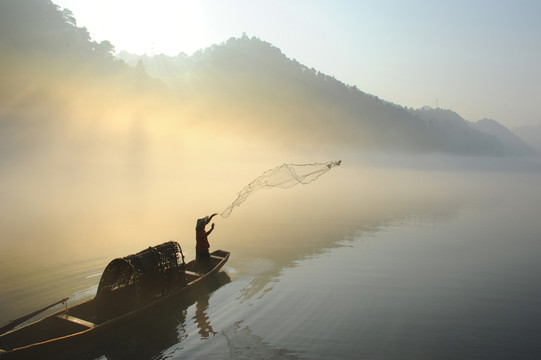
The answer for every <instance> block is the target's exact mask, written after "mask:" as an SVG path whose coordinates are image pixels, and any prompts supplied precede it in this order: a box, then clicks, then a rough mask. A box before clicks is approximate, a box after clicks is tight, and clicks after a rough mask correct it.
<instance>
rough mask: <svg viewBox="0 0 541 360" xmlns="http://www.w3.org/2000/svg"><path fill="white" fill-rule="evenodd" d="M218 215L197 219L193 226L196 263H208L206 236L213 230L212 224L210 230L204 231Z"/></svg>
mask: <svg viewBox="0 0 541 360" xmlns="http://www.w3.org/2000/svg"><path fill="white" fill-rule="evenodd" d="M216 215H218V214H212V215H210V216H205V217H204V218H201V219H198V220H197V223H196V225H195V241H196V244H195V259H196V260H197V261H209V260H210V254H209V248H210V244H209V240H208V236H209V235H210V233H211V232H212V230H214V223H212V225H211V227H210V230H209V231H206V230H205V226H207V224H208V223H209V222H210V221H211V220H212V218H213V217H215V216H216Z"/></svg>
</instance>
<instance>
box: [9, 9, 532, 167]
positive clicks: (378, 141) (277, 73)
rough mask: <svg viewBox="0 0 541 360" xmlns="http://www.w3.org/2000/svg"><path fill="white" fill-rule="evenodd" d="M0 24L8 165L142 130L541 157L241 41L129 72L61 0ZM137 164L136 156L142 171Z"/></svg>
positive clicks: (313, 145) (276, 142) (145, 63)
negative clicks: (53, 147) (66, 144)
mask: <svg viewBox="0 0 541 360" xmlns="http://www.w3.org/2000/svg"><path fill="white" fill-rule="evenodd" d="M0 20H1V21H0V50H1V51H0V60H2V65H3V66H2V69H1V70H0V72H1V73H0V75H2V79H3V81H2V84H1V85H0V105H1V106H2V109H3V111H2V113H1V114H0V116H1V123H0V129H1V130H2V132H1V135H0V136H1V139H0V140H1V141H0V143H1V144H2V145H1V146H2V150H3V151H2V152H3V153H4V154H5V153H10V154H11V155H20V154H21V153H22V152H25V151H28V150H29V149H31V148H36V147H37V150H39V147H40V146H48V144H49V143H50V142H51V141H52V140H53V139H54V140H59V139H62V137H63V135H64V134H65V133H66V132H69V131H73V130H74V129H73V128H74V127H75V130H77V131H80V132H81V133H80V134H77V135H78V136H80V138H79V139H78V141H77V142H78V145H82V147H85V146H94V145H95V144H94V143H92V139H95V138H96V137H97V136H101V135H103V134H101V133H100V131H99V130H100V129H101V127H104V126H106V127H111V126H113V127H115V130H117V129H118V128H121V129H122V128H124V129H125V128H130V127H132V128H133V126H131V125H130V123H134V122H137V123H138V125H137V126H139V127H140V128H141V129H143V128H145V123H147V122H151V123H152V126H153V127H154V128H161V131H162V132H171V129H172V128H173V129H175V127H176V129H175V130H176V131H179V132H180V131H182V132H185V131H187V130H189V129H191V128H193V127H194V126H195V127H197V126H207V127H209V126H208V125H211V126H210V127H209V128H212V129H214V131H216V132H217V135H216V136H219V137H220V138H222V139H223V138H225V139H228V138H232V139H235V140H233V141H236V139H238V136H239V134H241V139H247V138H250V139H251V140H253V141H255V142H256V143H257V144H262V143H267V144H271V146H273V147H278V148H281V149H285V150H286V151H289V152H292V151H298V150H301V151H303V152H306V151H312V152H313V151H315V150H316V149H317V150H319V151H326V150H329V149H348V150H353V151H362V150H368V149H369V150H374V149H383V150H394V151H404V152H443V153H454V154H468V155H471V154H476V155H491V156H493V155H496V156H504V155H526V154H529V153H531V150H530V149H529V148H528V147H527V146H526V145H525V144H524V143H520V142H517V141H515V140H516V139H511V138H510V136H508V135H509V134H507V135H505V136H504V137H502V136H500V135H501V134H503V132H505V131H500V130H503V129H501V128H503V127H500V130H498V131H497V134H495V133H494V132H492V130H493V128H494V127H493V126H491V127H490V129H489V130H488V131H489V134H487V133H485V131H487V127H486V126H484V124H483V123H481V124H478V125H477V126H469V125H468V126H467V124H466V123H465V122H464V121H457V119H456V118H457V117H458V115H456V114H455V115H456V116H455V119H453V118H445V119H444V118H443V117H441V116H440V115H441V114H438V113H436V112H437V111H425V110H415V111H410V110H408V109H406V108H403V107H401V106H398V105H395V104H392V103H389V102H387V101H384V100H381V99H379V98H377V97H375V96H373V95H369V94H366V93H364V92H362V91H360V90H359V89H357V88H356V87H352V86H348V85H345V84H343V83H341V82H340V81H338V80H336V79H334V78H332V77H330V76H327V75H325V74H322V73H320V72H319V71H317V70H315V69H309V68H307V67H306V66H304V65H302V64H300V63H299V62H297V61H295V60H291V59H288V58H287V57H286V56H285V55H284V54H282V52H281V51H280V50H279V49H278V48H276V47H274V46H272V45H271V44H269V43H267V42H264V41H261V40H259V39H256V38H248V37H247V36H243V37H241V38H238V39H235V38H232V39H229V40H228V41H226V42H225V43H223V44H220V45H213V46H212V47H210V48H208V49H205V50H201V51H199V52H197V53H195V54H194V55H192V56H185V55H182V54H181V55H179V56H177V57H167V56H164V55H158V56H154V57H147V56H143V57H137V56H133V55H129V54H122V55H121V57H122V58H123V59H124V60H125V61H127V62H128V63H130V64H131V65H133V67H128V66H126V65H125V64H124V63H123V62H122V61H118V60H116V59H115V58H114V57H113V56H112V51H113V46H112V44H110V43H109V42H107V41H104V42H101V43H96V42H94V41H92V40H91V39H90V36H89V33H88V32H87V31H86V29H84V28H79V27H77V26H76V20H75V19H74V17H73V15H72V14H71V12H69V11H68V10H64V11H61V10H60V9H59V8H58V7H57V6H55V5H54V4H52V3H51V2H50V1H47V0H23V1H11V2H10V1H8V2H2V4H0ZM147 74H150V75H151V76H152V77H155V78H158V79H160V80H159V81H156V80H152V79H151V78H150V77H149V76H148V75H147ZM165 84H167V85H168V88H167V87H166V86H165ZM458 118H459V117H458ZM459 120H460V119H459ZM126 121H127V122H128V124H126ZM119 122H120V123H121V125H122V126H118V125H119V124H118V123H119ZM125 125H126V126H125ZM80 127H82V130H81V128H80ZM480 130H481V131H480ZM120 133H121V134H122V132H120ZM155 133H159V131H155ZM118 134H119V132H118V131H117V135H118ZM71 135H73V134H72V133H71V134H69V135H67V137H68V138H73V136H71ZM123 136H124V137H129V136H130V135H129V134H126V131H124V133H123ZM14 139H16V140H14ZM510 139H511V142H509V141H508V140H510ZM107 140H108V141H109V140H110V139H107ZM121 140H122V141H128V140H126V139H125V138H123V139H121ZM114 141H116V142H118V141H120V140H119V139H114ZM44 144H45V145H44ZM142 145H143V147H145V146H146V145H145V144H142ZM127 151H128V152H129V151H130V149H129V148H128V149H127ZM135 155H137V154H135ZM135 155H134V154H127V155H126V157H127V158H128V159H129V162H131V163H132V165H133V156H135ZM4 156H5V155H4ZM2 160H3V161H6V159H2ZM132 165H129V166H132ZM132 167H133V166H132ZM135 168H137V167H136V166H135ZM138 171H139V170H138Z"/></svg>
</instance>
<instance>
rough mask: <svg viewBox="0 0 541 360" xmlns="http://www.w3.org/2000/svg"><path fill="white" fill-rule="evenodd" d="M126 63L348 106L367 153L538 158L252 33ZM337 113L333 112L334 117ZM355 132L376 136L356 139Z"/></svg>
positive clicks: (227, 88)
mask: <svg viewBox="0 0 541 360" xmlns="http://www.w3.org/2000/svg"><path fill="white" fill-rule="evenodd" d="M119 58H120V59H122V60H124V61H125V62H126V63H128V64H129V65H131V66H134V65H135V64H137V63H141V64H143V65H144V67H145V69H146V70H147V73H148V74H149V75H150V76H151V77H154V78H157V79H159V80H161V81H164V82H165V83H167V84H168V86H170V87H172V88H173V89H177V90H184V91H187V92H189V90H188V89H190V90H193V86H194V84H198V85H199V86H200V87H201V88H203V89H211V88H212V89H214V90H216V89H220V91H223V92H225V93H228V94H237V95H240V96H245V95H246V93H247V92H250V93H251V94H252V95H253V94H257V93H258V92H260V93H262V94H264V95H265V96H269V97H273V101H274V103H275V104H276V105H277V106H279V105H280V104H284V103H285V104H287V105H289V106H292V104H291V101H288V100H289V99H299V98H306V97H308V98H312V99H314V100H315V101H316V102H317V103H318V104H325V103H326V104H327V105H328V107H329V108H335V109H336V108H340V109H339V110H337V113H339V114H340V116H339V117H340V119H341V124H336V127H337V128H340V127H342V128H343V127H348V129H344V128H343V129H342V131H338V133H336V134H335V135H336V136H338V137H342V138H343V139H346V140H347V141H346V142H348V141H349V142H355V141H357V142H358V143H362V145H363V146H360V147H361V148H369V149H373V148H385V149H390V150H398V151H402V150H403V151H414V152H426V151H429V152H434V151H435V152H444V153H445V152H449V153H455V154H463V155H468V154H469V155H494V156H532V155H535V154H536V152H535V151H534V150H533V149H531V148H530V147H529V146H528V145H527V144H526V143H524V142H523V141H521V140H520V139H518V137H516V136H514V134H512V132H511V131H509V130H508V129H507V128H505V129H507V131H506V136H503V135H502V134H503V132H499V133H498V134H499V135H502V136H497V135H496V134H494V133H491V132H490V131H488V129H487V128H486V127H484V126H481V125H478V126H476V125H475V123H471V122H468V121H466V120H464V119H463V118H462V117H460V115H458V114H456V113H454V112H451V111H450V110H443V109H438V110H437V111H428V110H427V108H424V109H416V110H414V109H408V108H404V107H402V106H400V105H397V104H393V103H391V102H388V101H385V100H382V99H380V98H378V97H377V96H374V95H370V94H367V93H365V92H363V91H361V90H359V89H358V88H357V87H356V86H350V85H347V84H345V83H342V82H340V81H338V80H336V79H335V78H334V77H332V76H328V75H325V74H323V73H321V72H319V71H317V70H315V69H313V68H308V67H306V66H304V65H302V64H300V63H299V62H298V61H296V60H292V59H289V58H288V57H287V56H286V55H285V54H283V53H282V52H281V50H280V49H279V48H277V47H275V46H273V45H272V44H270V43H268V42H265V41H262V40H260V39H258V38H256V37H251V38H250V37H248V36H247V35H245V34H244V35H243V36H242V37H240V38H230V39H229V40H227V41H225V42H223V43H222V44H219V45H213V46H211V47H209V48H207V49H202V50H200V51H197V52H195V53H194V54H193V55H192V56H187V55H185V54H180V55H178V56H176V57H169V56H166V55H155V56H147V55H142V56H136V55H132V54H128V53H126V52H121V53H119ZM233 83H234V84H235V85H232V84H233ZM284 88H287V89H289V90H290V91H288V92H287V94H288V96H289V98H288V97H287V96H286V97H284V96H281V95H282V93H281V89H284ZM291 89H293V90H294V91H291ZM255 101H257V100H255ZM269 101H270V100H269ZM313 115H314V114H310V113H305V114H304V116H313ZM333 115H335V114H333V113H332V112H331V113H329V116H331V117H333ZM442 115H443V116H442ZM316 116H317V115H316ZM499 125H500V126H501V127H504V126H503V125H501V124H499ZM355 131H357V132H366V133H369V135H368V136H358V137H355V136H352V132H353V133H355ZM415 133H417V135H416V134H415Z"/></svg>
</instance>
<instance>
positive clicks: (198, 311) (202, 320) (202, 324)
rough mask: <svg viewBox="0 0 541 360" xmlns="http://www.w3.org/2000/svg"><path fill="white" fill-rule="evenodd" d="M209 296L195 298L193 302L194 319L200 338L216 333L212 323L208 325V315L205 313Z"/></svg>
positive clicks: (206, 337)
mask: <svg viewBox="0 0 541 360" xmlns="http://www.w3.org/2000/svg"><path fill="white" fill-rule="evenodd" d="M209 298H210V297H209V296H208V295H206V296H203V297H201V298H199V299H198V300H197V303H196V304H195V321H196V322H197V327H198V328H199V334H200V335H201V338H202V339H208V338H209V337H210V335H216V332H215V331H214V329H212V325H210V321H209V317H208V315H207V313H206V311H207V309H208V307H209Z"/></svg>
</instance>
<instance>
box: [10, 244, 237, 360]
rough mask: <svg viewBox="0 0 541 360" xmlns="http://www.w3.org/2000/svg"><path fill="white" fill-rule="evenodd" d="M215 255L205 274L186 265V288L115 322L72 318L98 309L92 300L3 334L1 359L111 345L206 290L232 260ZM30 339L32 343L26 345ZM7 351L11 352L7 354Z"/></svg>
mask: <svg viewBox="0 0 541 360" xmlns="http://www.w3.org/2000/svg"><path fill="white" fill-rule="evenodd" d="M211 255H212V257H211V262H210V265H209V266H208V267H207V268H206V270H207V271H205V272H204V273H200V272H198V270H200V269H201V266H199V265H198V263H196V262H195V261H191V262H189V263H187V264H186V279H187V285H186V286H184V287H181V288H179V289H177V290H175V291H173V292H171V293H170V294H169V295H166V296H163V297H161V298H159V299H156V300H154V301H152V302H150V303H147V304H145V305H143V306H141V307H139V308H137V309H136V310H133V311H130V312H127V313H124V314H122V315H120V316H117V317H115V318H113V319H108V320H106V321H103V322H100V323H93V322H91V321H87V320H83V319H81V318H79V317H77V316H71V315H70V314H72V313H73V314H75V315H77V314H78V312H81V311H82V310H81V309H87V311H88V309H92V307H95V299H94V298H92V299H90V300H87V301H85V302H83V303H80V304H77V305H74V306H72V307H70V308H68V312H67V314H66V311H65V310H62V311H59V312H57V313H54V314H52V315H49V316H47V317H46V318H44V319H42V320H39V321H37V322H35V323H32V324H29V325H26V326H24V327H21V328H19V329H15V330H13V331H10V332H8V333H6V334H2V335H0V349H4V350H3V352H0V359H2V360H3V359H30V358H47V357H54V358H59V357H68V356H69V354H73V353H74V352H80V351H84V350H85V349H89V348H92V347H95V346H99V345H100V344H102V343H104V342H105V343H107V342H108V341H110V339H111V336H110V335H111V334H112V333H114V332H115V331H118V329H122V328H123V327H126V328H129V326H130V324H131V323H132V322H134V321H136V320H137V319H138V318H141V317H145V316H146V317H147V318H150V317H151V316H149V315H150V314H152V312H153V311H155V310H156V309H157V308H162V307H166V306H167V304H168V303H175V302H179V301H180V300H182V299H191V298H193V297H194V294H196V293H197V292H198V291H199V290H201V288H202V287H204V286H205V283H206V280H208V279H210V278H211V277H212V276H213V275H215V274H216V273H218V272H219V270H220V269H221V268H222V267H223V265H224V264H225V263H226V262H227V260H228V259H229V255H230V253H229V252H227V251H223V250H216V251H214V252H213V253H212V254H211ZM87 317H88V316H87ZM79 320H81V321H79ZM44 331H47V332H48V336H46V335H45V337H44V338H41V339H44V340H43V341H39V340H36V339H40V336H43V334H40V332H44ZM51 332H52V333H51ZM27 339H29V341H25V340H27ZM25 342H26V344H24V343H25ZM23 344H24V345H23ZM6 347H7V348H8V349H9V350H7V351H6V350H5V349H6Z"/></svg>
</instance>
